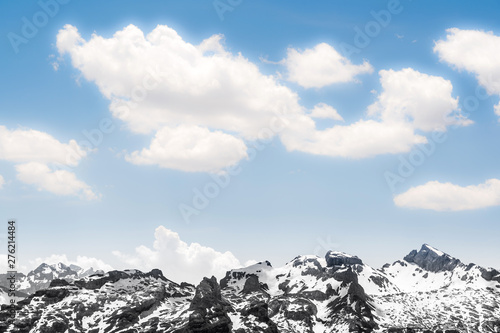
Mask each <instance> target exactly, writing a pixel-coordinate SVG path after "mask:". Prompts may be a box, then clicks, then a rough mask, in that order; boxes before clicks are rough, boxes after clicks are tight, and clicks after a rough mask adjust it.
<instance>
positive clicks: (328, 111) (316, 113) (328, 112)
mask: <svg viewBox="0 0 500 333" xmlns="http://www.w3.org/2000/svg"><path fill="white" fill-rule="evenodd" d="M309 115H310V117H311V118H323V119H333V120H337V121H344V118H342V116H341V115H340V114H339V113H338V112H337V110H335V109H334V108H333V107H331V106H330V105H328V104H325V103H318V104H316V105H315V106H314V108H313V109H312V110H311V113H310V114H309Z"/></svg>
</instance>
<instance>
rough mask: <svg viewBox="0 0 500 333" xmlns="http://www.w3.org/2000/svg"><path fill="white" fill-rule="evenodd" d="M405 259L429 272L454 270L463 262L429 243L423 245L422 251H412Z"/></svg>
mask: <svg viewBox="0 0 500 333" xmlns="http://www.w3.org/2000/svg"><path fill="white" fill-rule="evenodd" d="M404 260H406V261H407V262H410V263H415V264H417V265H418V266H419V267H421V268H423V269H425V270H427V271H429V272H440V271H453V269H455V267H457V266H458V265H460V264H461V262H460V260H458V259H456V258H453V257H451V256H450V255H448V254H446V253H444V252H441V251H439V250H437V249H435V248H433V247H432V246H430V245H428V244H424V245H422V247H421V248H420V251H418V252H417V250H413V251H411V252H410V253H409V254H408V255H407V256H406V257H404Z"/></svg>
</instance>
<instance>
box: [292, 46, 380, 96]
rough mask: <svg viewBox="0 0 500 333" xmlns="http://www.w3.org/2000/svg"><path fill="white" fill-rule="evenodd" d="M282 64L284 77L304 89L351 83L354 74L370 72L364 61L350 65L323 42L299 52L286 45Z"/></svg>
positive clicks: (368, 64)
mask: <svg viewBox="0 0 500 333" xmlns="http://www.w3.org/2000/svg"><path fill="white" fill-rule="evenodd" d="M284 63H285V65H286V67H287V70H288V80H289V81H291V82H296V83H298V84H299V85H301V86H302V87H304V88H321V87H324V86H328V85H331V84H334V83H345V82H351V81H355V80H356V76H357V75H360V74H366V73H372V72H373V67H372V66H371V65H370V63H368V62H367V61H366V60H365V61H364V62H363V64H361V65H353V64H352V63H351V62H350V61H349V59H347V58H345V57H343V56H342V55H341V54H340V53H339V52H337V51H336V50H335V49H334V48H333V47H332V46H330V45H328V44H326V43H320V44H318V45H316V46H315V47H314V48H313V49H306V50H304V51H302V52H300V51H298V50H296V49H293V48H289V49H288V52H287V58H286V59H285V61H284Z"/></svg>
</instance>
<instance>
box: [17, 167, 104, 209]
mask: <svg viewBox="0 0 500 333" xmlns="http://www.w3.org/2000/svg"><path fill="white" fill-rule="evenodd" d="M16 171H17V179H19V180H20V181H22V182H23V183H25V184H30V185H34V186H36V187H37V188H38V190H39V191H42V190H45V191H49V192H51V193H54V194H58V195H71V196H80V197H81V198H83V199H86V200H95V199H98V198H99V195H97V194H95V193H94V192H93V191H92V189H91V188H90V186H89V185H87V184H85V183H84V182H82V181H81V180H78V179H77V178H76V175H75V174H74V173H72V172H70V171H67V170H56V171H53V170H51V169H50V168H49V167H48V166H47V165H45V164H43V163H38V162H30V163H24V164H18V165H16Z"/></svg>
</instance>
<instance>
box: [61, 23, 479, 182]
mask: <svg viewBox="0 0 500 333" xmlns="http://www.w3.org/2000/svg"><path fill="white" fill-rule="evenodd" d="M222 41H223V36H221V35H214V36H212V37H210V38H208V39H206V40H204V41H203V42H202V43H201V44H200V45H193V44H190V43H188V42H186V41H184V40H183V39H182V38H181V37H180V36H179V35H178V34H177V32H176V31H174V30H173V29H171V28H169V27H167V26H157V27H156V28H155V29H154V30H153V31H152V32H151V33H149V34H147V35H146V36H145V35H144V34H143V32H142V31H141V30H140V29H138V28H137V27H135V26H133V25H129V26H128V27H126V28H124V29H123V30H121V31H118V32H116V33H115V34H114V35H113V36H112V37H110V38H103V37H101V36H98V35H96V34H94V35H92V37H91V38H90V39H89V40H87V41H86V40H84V39H82V38H81V36H80V34H79V33H78V31H77V29H76V28H75V27H72V26H69V25H67V26H65V27H64V29H62V30H60V31H59V33H58V36H57V47H58V50H59V53H60V54H61V55H64V54H69V56H70V57H71V61H72V64H73V66H74V67H75V68H77V69H78V70H80V71H81V73H82V75H83V76H84V77H85V78H86V79H87V80H89V81H93V82H95V84H96V85H97V86H98V87H99V89H100V91H101V92H102V94H103V95H104V96H105V97H106V98H108V99H109V100H110V111H111V113H112V114H113V116H114V117H116V118H119V119H121V120H122V121H124V122H125V123H126V124H127V126H128V127H129V128H130V129H131V130H132V131H133V132H135V133H143V134H148V135H151V136H152V141H151V143H150V146H149V148H144V149H142V150H139V151H135V152H132V153H129V154H126V155H125V156H126V159H127V160H128V161H129V162H131V163H136V164H156V165H159V166H161V167H165V168H173V169H178V170H183V171H209V172H219V171H221V170H222V169H223V168H224V167H226V166H229V165H232V164H235V163H237V162H238V161H240V160H241V159H243V158H245V157H246V153H245V147H244V145H245V144H246V143H247V142H248V141H252V140H256V139H257V138H259V137H261V136H262V135H261V134H262V133H265V132H267V134H270V135H271V136H274V135H278V136H279V137H280V138H281V141H282V142H283V144H284V146H285V147H286V148H287V149H288V150H289V151H293V150H297V151H302V152H306V153H311V154H321V155H327V156H341V157H348V158H349V157H355V158H364V157H370V156H375V155H378V154H395V153H401V152H407V151H409V150H410V149H411V147H412V146H413V145H415V144H418V143H423V142H426V139H425V137H424V136H423V133H418V134H417V133H416V131H420V132H422V131H424V132H428V131H432V130H435V129H437V130H442V131H444V130H446V127H447V126H448V125H452V124H459V125H467V124H469V123H470V121H468V120H465V119H462V118H461V117H460V115H459V114H458V112H459V110H458V100H457V99H456V98H453V97H452V95H451V93H452V85H451V83H450V82H449V81H447V80H444V79H443V78H441V77H437V76H430V75H426V74H423V73H420V72H418V71H415V70H413V69H411V68H406V69H403V70H401V71H393V70H386V71H380V72H379V73H380V77H381V78H380V80H381V83H382V87H383V92H382V93H381V94H380V95H379V96H378V100H377V102H376V103H375V104H373V105H372V106H370V107H369V108H368V112H367V116H366V117H363V118H362V119H360V120H359V121H357V122H354V123H351V124H345V125H344V124H336V125H335V126H333V127H331V128H327V129H325V130H318V129H317V128H316V122H315V120H314V119H315V118H331V119H334V120H342V117H341V116H340V115H339V113H338V112H337V111H336V110H335V109H334V108H332V107H331V106H329V105H326V104H324V103H319V104H317V105H316V107H315V108H314V109H313V110H312V111H309V110H307V109H306V108H305V107H304V106H302V105H300V103H299V97H298V95H297V93H295V92H293V91H292V90H291V89H290V88H288V87H285V86H283V85H281V84H280V83H279V82H278V79H277V78H275V77H272V76H267V75H264V74H262V73H261V72H260V70H259V68H258V67H257V66H256V65H255V64H253V63H252V62H250V61H249V60H248V59H246V58H244V57H243V56H242V55H241V54H232V53H230V52H228V51H227V50H226V49H225V47H224V45H223V44H222ZM308 62H310V64H309V65H308ZM284 63H286V64H287V66H288V68H289V69H290V68H292V73H296V75H299V74H298V72H299V71H304V75H305V76H307V75H309V79H310V80H311V81H308V82H313V81H315V80H316V81H315V82H316V83H315V84H317V81H318V80H319V81H321V80H323V81H321V82H323V83H321V84H327V82H330V81H331V80H332V78H334V79H335V80H337V81H338V82H345V81H352V80H354V77H355V75H357V74H361V73H368V72H371V71H372V67H371V66H370V65H369V64H368V62H365V63H364V64H362V65H353V64H351V63H350V62H349V60H348V59H346V58H343V57H342V56H341V55H340V54H338V52H336V51H335V50H334V49H333V48H332V47H331V46H329V45H327V44H324V43H323V44H319V45H317V46H316V47H315V48H314V49H311V50H306V51H303V52H298V51H296V50H293V49H290V50H289V55H288V57H287V59H286V61H285V62H284ZM316 65H317V67H314V66H316ZM325 66H326V67H327V68H326V69H325V68H324V67H325ZM311 73H312V74H311ZM325 73H326V74H327V75H326V78H323V77H322V76H321V75H323V74H325ZM332 73H333V74H332ZM294 75H295V74H294ZM318 75H319V77H317V76H318ZM292 77H293V75H292ZM296 79H297V80H299V79H298V76H297V78H296ZM300 80H302V78H301V79H300ZM304 80H305V79H304ZM328 80H330V81H328ZM337 81H335V82H337ZM325 82H326V83H325ZM309 84H312V83H309ZM277 124H278V125H277ZM283 124H286V126H281V125H283ZM273 126H274V127H273ZM155 133H156V135H154V134H155ZM153 136H154V137H153ZM174 142H175V143H176V144H177V145H178V146H177V147H174V145H173V143H174ZM183 148H186V149H183Z"/></svg>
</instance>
